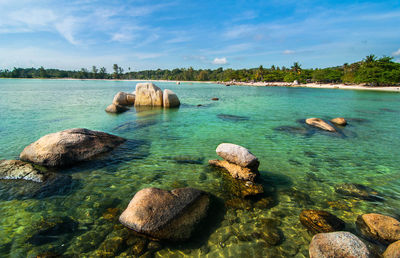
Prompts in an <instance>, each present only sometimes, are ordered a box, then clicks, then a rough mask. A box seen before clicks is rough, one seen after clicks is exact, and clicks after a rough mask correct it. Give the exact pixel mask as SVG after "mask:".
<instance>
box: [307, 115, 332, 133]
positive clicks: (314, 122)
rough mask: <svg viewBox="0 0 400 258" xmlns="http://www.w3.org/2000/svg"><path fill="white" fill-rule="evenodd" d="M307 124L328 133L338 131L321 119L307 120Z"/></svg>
mask: <svg viewBox="0 0 400 258" xmlns="http://www.w3.org/2000/svg"><path fill="white" fill-rule="evenodd" d="M306 124H308V125H311V126H314V127H317V128H319V129H322V130H325V131H328V132H336V129H335V128H334V127H333V126H331V125H330V124H328V123H327V122H325V121H324V120H322V119H319V118H307V119H306Z"/></svg>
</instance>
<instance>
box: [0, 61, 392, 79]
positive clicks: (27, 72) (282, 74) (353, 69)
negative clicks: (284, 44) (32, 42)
mask: <svg viewBox="0 0 400 258" xmlns="http://www.w3.org/2000/svg"><path fill="white" fill-rule="evenodd" d="M0 78H77V79H139V80H180V81H232V80H235V81H265V82H282V81H285V82H293V81H294V80H298V81H299V82H303V83H305V82H318V83H349V84H361V83H365V84H367V85H371V86H383V85H397V84H400V63H397V62H394V61H393V58H392V57H382V58H379V59H377V58H376V57H375V56H374V55H369V56H367V57H366V58H365V59H364V60H362V61H360V62H356V63H353V64H344V65H342V66H337V67H330V68H324V69H302V68H301V65H300V64H299V63H297V62H296V63H294V64H293V66H292V67H290V68H286V67H278V66H274V65H273V66H271V67H270V68H264V67H263V66H260V67H258V68H251V69H238V70H234V69H230V68H228V69H223V68H218V69H215V70H211V69H205V70H201V69H200V70H195V69H193V68H191V67H190V68H182V69H178V68H177V69H173V70H161V69H158V70H146V71H138V72H132V71H130V68H129V71H128V72H125V73H124V69H122V67H119V66H118V65H117V64H114V66H113V73H108V72H107V70H106V69H105V68H104V67H102V68H100V69H98V68H97V67H96V66H93V67H92V69H91V70H90V71H89V70H87V69H85V68H82V69H81V70H80V71H63V70H58V69H44V68H43V67H40V68H38V69H36V68H25V69H24V68H14V69H13V70H12V71H9V70H7V69H6V70H0Z"/></svg>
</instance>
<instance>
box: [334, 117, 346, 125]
mask: <svg viewBox="0 0 400 258" xmlns="http://www.w3.org/2000/svg"><path fill="white" fill-rule="evenodd" d="M331 122H332V123H334V124H337V125H341V126H345V125H347V121H346V119H344V118H343V117H336V118H334V119H331Z"/></svg>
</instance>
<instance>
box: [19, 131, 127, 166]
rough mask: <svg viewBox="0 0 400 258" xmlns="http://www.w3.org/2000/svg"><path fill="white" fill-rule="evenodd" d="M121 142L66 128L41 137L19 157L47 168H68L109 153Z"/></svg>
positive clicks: (91, 132)
mask: <svg viewBox="0 0 400 258" xmlns="http://www.w3.org/2000/svg"><path fill="white" fill-rule="evenodd" d="M123 142H125V139H123V138H121V137H118V136H115V135H111V134H108V133H104V132H99V131H92V130H88V129H84V128H74V129H68V130H64V131H61V132H57V133H51V134H48V135H45V136H43V137H42V138H40V139H39V140H37V141H36V142H34V143H31V144H30V145H28V146H27V147H25V149H24V150H23V151H22V152H21V154H20V159H21V160H23V161H29V162H33V163H35V164H38V165H43V166H47V167H62V166H69V165H72V164H74V163H77V162H80V161H85V160H89V159H91V158H93V157H95V156H96V155H99V154H102V153H105V152H108V151H111V150H112V149H114V148H115V147H117V146H119V145H120V144H122V143H123Z"/></svg>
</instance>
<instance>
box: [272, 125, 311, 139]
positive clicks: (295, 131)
mask: <svg viewBox="0 0 400 258" xmlns="http://www.w3.org/2000/svg"><path fill="white" fill-rule="evenodd" d="M274 130H275V131H277V132H282V133H286V134H292V135H301V136H305V137H309V136H312V135H313V134H314V130H309V129H307V128H305V127H303V126H290V125H283V126H278V127H276V128H274Z"/></svg>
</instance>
